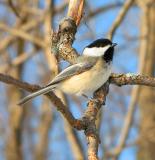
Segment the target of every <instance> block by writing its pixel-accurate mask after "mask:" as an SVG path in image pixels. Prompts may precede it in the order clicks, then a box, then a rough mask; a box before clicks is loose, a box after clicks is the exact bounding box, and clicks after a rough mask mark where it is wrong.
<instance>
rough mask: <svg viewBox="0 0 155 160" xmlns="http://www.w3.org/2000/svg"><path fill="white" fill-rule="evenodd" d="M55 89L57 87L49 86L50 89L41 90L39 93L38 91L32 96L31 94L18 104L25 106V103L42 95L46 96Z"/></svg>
mask: <svg viewBox="0 0 155 160" xmlns="http://www.w3.org/2000/svg"><path fill="white" fill-rule="evenodd" d="M53 88H55V85H52V86H49V87H45V88H43V89H40V90H39V91H36V92H34V93H32V94H29V95H28V96H26V97H25V98H23V99H21V100H20V101H19V103H18V105H23V104H25V103H27V102H28V101H29V100H31V99H32V98H34V97H37V96H39V95H41V94H46V93H48V92H50V91H51V90H52V89H53Z"/></svg>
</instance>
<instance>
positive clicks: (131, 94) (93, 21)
mask: <svg viewBox="0 0 155 160" xmlns="http://www.w3.org/2000/svg"><path fill="white" fill-rule="evenodd" d="M126 3H128V6H125V4H126ZM67 7H68V1H67V0H64V1H61V0H33V1H31V0H27V1H25V0H14V1H13V0H0V73H5V74H8V75H11V76H13V77H15V78H17V79H20V80H23V81H26V82H29V83H32V84H40V85H42V86H43V85H44V84H46V83H48V82H49V81H50V80H51V79H52V78H53V77H54V76H55V75H56V74H57V73H58V72H59V70H61V69H63V68H64V67H66V66H67V65H68V63H67V62H65V61H60V62H58V63H57V61H56V58H55V56H54V54H51V34H52V31H53V30H56V29H57V27H58V25H59V22H60V20H61V19H63V18H64V16H65V15H66V12H67ZM124 7H126V8H124ZM123 9H124V10H125V12H124V16H123V17H122V18H121V19H120V22H119V23H118V26H117V27H116V32H114V34H113V42H116V43H117V44H118V47H117V49H116V51H115V55H114V63H113V72H115V73H128V72H132V73H141V74H143V75H148V76H151V77H153V76H154V74H155V65H154V64H155V63H154V61H155V1H154V0H143V1H140V0H135V1H133V0H126V1H123V0H110V1H106V0H98V1H91V0H86V1H85V8H84V14H83V17H82V20H81V23H80V25H79V27H78V30H77V33H76V40H75V42H74V44H73V46H74V47H75V48H76V49H77V51H78V53H80V54H81V53H82V50H83V48H84V47H85V46H86V45H88V44H89V43H90V42H92V41H93V40H95V39H97V38H101V37H107V35H108V33H110V29H111V28H112V27H113V25H114V22H115V20H116V19H117V18H118V16H120V13H121V12H122V10H123ZM0 92H1V94H0V159H2V160H5V159H6V160H22V159H25V160H31V159H32V160H33V159H36V160H46V159H47V160H48V159H49V160H50V159H53V160H66V159H67V160H73V159H76V160H82V159H86V157H87V156H86V155H87V143H86V138H85V136H84V134H83V132H77V131H76V130H74V129H72V127H71V126H70V125H69V124H68V122H67V121H66V120H65V119H64V118H63V117H62V116H61V114H60V113H59V112H58V111H57V110H56V109H55V108H54V107H52V104H51V103H50V102H49V100H48V99H47V98H46V97H44V96H40V97H38V98H36V99H34V100H33V101H31V102H29V103H28V104H26V105H25V106H24V107H19V106H17V103H18V101H19V99H20V98H21V97H23V96H24V95H26V94H28V93H27V92H26V91H24V90H21V89H19V88H17V87H14V86H11V85H6V84H4V83H1V82H0ZM56 94H57V95H58V96H59V97H61V99H62V100H63V102H64V103H65V104H66V106H68V107H69V108H70V110H71V111H72V112H73V115H74V116H75V117H77V118H79V117H81V115H82V113H83V112H84V110H85V106H86V102H85V99H84V98H82V97H80V98H79V97H75V96H72V97H68V96H66V95H63V94H62V93H60V92H59V91H56ZM97 125H98V126H99V132H100V139H101V144H100V146H99V158H100V159H103V160H107V159H119V160H124V159H125V160H134V159H138V160H154V159H155V89H154V88H153V87H152V88H151V87H144V86H138V87H137V86H135V87H131V86H123V87H117V86H114V85H111V86H110V92H109V94H108V96H107V101H106V105H105V106H103V107H102V109H101V111H100V114H99V118H98V121H97Z"/></svg>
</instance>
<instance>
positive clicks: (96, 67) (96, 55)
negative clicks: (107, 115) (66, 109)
mask: <svg viewBox="0 0 155 160" xmlns="http://www.w3.org/2000/svg"><path fill="white" fill-rule="evenodd" d="M116 45H117V44H116V43H112V42H111V41H110V40H109V39H98V40H96V41H94V42H92V43H91V44H89V45H88V46H86V47H85V48H84V50H83V55H82V56H79V57H78V58H77V61H76V63H75V64H73V65H70V66H69V67H67V68H66V69H64V70H63V71H62V72H60V73H59V74H58V75H57V76H56V77H55V78H54V79H53V80H52V81H51V82H50V83H49V84H48V85H46V86H45V87H44V88H43V89H41V90H39V91H36V92H34V93H32V94H30V95H28V96H27V97H25V98H23V99H22V100H21V101H20V102H19V104H20V105H21V104H24V103H26V102H27V101H29V100H30V99H32V98H34V97H36V96H39V95H41V94H46V93H48V92H50V91H52V90H53V89H59V90H60V91H62V92H64V93H67V94H76V95H85V96H87V95H89V94H90V93H94V92H95V91H96V90H97V89H98V88H100V87H101V86H102V85H103V84H104V83H105V82H106V81H107V80H108V78H109V76H110V74H111V62H112V60H113V53H114V47H115V46H116Z"/></svg>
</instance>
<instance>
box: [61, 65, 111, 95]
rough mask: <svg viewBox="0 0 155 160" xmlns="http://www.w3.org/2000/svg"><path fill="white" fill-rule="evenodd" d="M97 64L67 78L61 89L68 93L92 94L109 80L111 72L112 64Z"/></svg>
mask: <svg viewBox="0 0 155 160" xmlns="http://www.w3.org/2000/svg"><path fill="white" fill-rule="evenodd" d="M97 65H98V64H97ZM97 65H95V66H94V67H92V68H91V69H90V70H88V71H85V72H83V73H81V74H78V75H74V76H72V77H71V78H69V79H67V80H65V81H64V82H62V83H61V85H60V86H59V89H60V90H62V91H63V92H65V93H68V94H78V95H81V94H85V95H90V94H92V93H93V92H95V91H96V90H97V89H98V88H100V87H101V86H102V85H103V84H104V83H105V82H106V81H107V80H108V78H109V76H110V74H111V65H106V64H105V65H104V66H103V65H101V66H100V64H99V66H97Z"/></svg>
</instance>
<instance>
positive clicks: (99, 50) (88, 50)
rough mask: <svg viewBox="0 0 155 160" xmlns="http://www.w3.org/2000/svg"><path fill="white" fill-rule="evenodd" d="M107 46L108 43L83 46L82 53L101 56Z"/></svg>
mask: <svg viewBox="0 0 155 160" xmlns="http://www.w3.org/2000/svg"><path fill="white" fill-rule="evenodd" d="M109 47H110V45H108V46H105V47H93V48H85V49H84V51H83V54H84V55H86V56H94V57H99V56H103V55H104V53H105V52H106V51H107V50H108V49H109Z"/></svg>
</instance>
